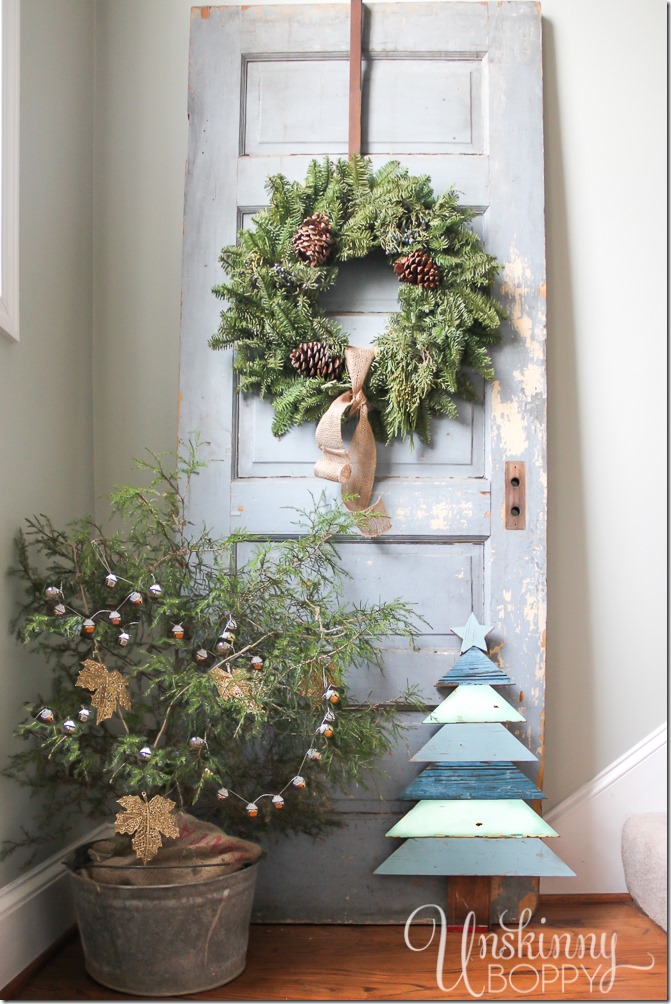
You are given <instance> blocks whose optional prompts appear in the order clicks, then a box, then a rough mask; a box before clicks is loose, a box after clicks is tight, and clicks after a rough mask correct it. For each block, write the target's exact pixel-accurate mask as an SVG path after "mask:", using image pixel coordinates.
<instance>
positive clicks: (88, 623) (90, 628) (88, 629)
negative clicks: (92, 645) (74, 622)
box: [82, 617, 96, 638]
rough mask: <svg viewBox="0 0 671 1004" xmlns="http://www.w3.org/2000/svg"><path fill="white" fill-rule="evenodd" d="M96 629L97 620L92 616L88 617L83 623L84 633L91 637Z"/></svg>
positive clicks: (85, 635)
mask: <svg viewBox="0 0 671 1004" xmlns="http://www.w3.org/2000/svg"><path fill="white" fill-rule="evenodd" d="M95 629H96V622H95V621H94V620H93V618H92V617H87V618H86V620H85V621H84V622H83V624H82V635H83V636H84V637H85V638H86V637H89V638H90V637H91V635H92V634H93V632H94V631H95Z"/></svg>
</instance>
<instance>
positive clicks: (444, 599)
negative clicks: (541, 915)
mask: <svg viewBox="0 0 671 1004" xmlns="http://www.w3.org/2000/svg"><path fill="white" fill-rule="evenodd" d="M363 45H364V72H363V87H364V98H363V116H362V152H363V153H364V154H366V155H370V156H371V157H372V159H373V162H374V164H375V166H379V165H380V164H382V163H384V162H385V161H386V160H389V159H391V158H397V159H399V160H401V162H402V163H403V164H405V165H407V167H408V168H409V169H410V171H411V172H412V173H413V174H424V173H426V174H429V175H430V176H431V178H432V182H433V186H434V189H435V191H436V192H440V191H443V190H445V189H446V188H447V187H449V186H450V185H455V186H456V188H457V189H458V190H459V192H460V193H461V198H462V201H463V202H464V203H465V204H467V205H470V206H473V207H475V208H476V209H477V212H478V217H477V220H476V225H477V227H478V229H479V231H480V233H481V235H482V237H483V239H484V242H485V246H486V248H487V250H488V251H490V252H491V253H493V254H495V255H496V256H497V257H498V258H499V259H500V260H501V261H502V262H503V263H504V268H503V271H502V275H501V279H500V283H499V289H498V291H499V295H500V297H501V299H502V301H503V303H504V304H505V306H506V307H507V309H508V311H509V315H510V321H509V323H507V324H506V325H505V326H504V332H503V341H502V344H501V346H500V348H498V349H497V350H496V352H495V365H496V372H497V379H496V380H495V382H494V383H493V384H491V385H490V386H488V387H487V388H486V389H485V391H484V396H483V403H482V405H479V406H470V405H464V406H463V408H462V409H461V414H460V418H459V421H449V420H443V421H441V422H437V423H435V424H434V429H433V436H434V438H433V444H432V446H431V448H422V447H417V446H416V447H415V449H414V451H413V450H411V449H410V447H409V446H408V445H406V444H398V443H397V444H395V445H393V446H391V447H389V448H387V449H382V450H380V451H379V452H378V474H379V477H378V482H377V484H378V487H379V488H380V489H381V491H382V495H383V497H384V500H385V503H386V506H387V510H388V511H389V513H390V515H391V518H392V521H393V529H392V530H391V532H390V533H389V534H388V535H386V536H385V537H383V538H380V539H378V540H375V541H363V540H361V541H358V542H356V543H352V544H348V545H346V546H344V547H343V548H342V552H343V555H344V557H345V559H346V561H347V562H348V563H349V565H350V566H351V567H352V568H353V569H356V579H355V585H354V586H353V593H352V599H353V600H356V599H357V597H358V596H366V597H369V598H371V597H373V598H377V597H383V598H393V597H397V596H401V597H403V598H404V599H407V600H408V601H411V602H414V603H415V604H416V605H417V608H418V610H419V611H420V612H421V614H422V615H423V616H424V617H425V618H426V619H427V621H428V622H429V624H430V625H431V627H430V628H427V629H426V632H425V633H424V634H423V635H422V636H421V637H419V638H418V640H417V647H416V650H414V651H411V650H409V649H408V648H407V646H405V645H404V646H403V647H401V646H400V645H399V644H397V643H395V642H394V640H393V639H391V640H390V642H389V645H388V649H387V652H386V675H385V677H384V678H383V679H380V678H379V677H378V676H377V675H375V676H373V675H370V676H367V675H366V674H361V676H360V678H359V679H358V681H357V687H358V691H359V693H360V694H362V695H363V694H367V693H368V692H369V691H371V690H372V691H373V693H374V694H375V696H376V697H377V698H378V699H386V698H390V697H392V696H395V695H396V694H397V693H398V692H399V691H400V690H402V689H403V686H404V684H405V682H406V680H410V681H412V682H414V683H418V684H419V685H420V686H421V688H422V692H423V694H424V696H425V698H426V702H427V704H428V705H432V706H433V705H436V704H437V703H439V700H440V699H441V698H440V694H439V692H438V691H437V690H436V688H435V682H436V681H437V680H438V679H439V677H441V676H442V675H443V674H444V673H445V672H446V670H447V669H448V668H449V667H450V666H451V664H452V663H453V662H454V660H455V658H456V657H457V654H458V651H459V639H458V638H457V637H456V636H455V634H454V633H453V632H452V631H451V627H453V626H455V625H462V624H464V623H465V621H466V619H467V617H468V615H469V613H470V612H471V610H473V611H474V612H475V614H476V616H477V617H478V619H479V620H480V621H481V622H486V623H488V624H493V625H494V630H493V632H492V634H491V635H490V636H489V641H490V647H492V646H493V647H494V648H497V647H498V646H501V648H500V656H499V657H500V659H501V662H502V665H503V666H504V668H505V669H506V671H507V673H508V674H509V676H510V677H511V678H512V679H513V680H514V681H515V687H509V688H507V690H506V691H505V692H504V694H505V696H506V698H507V699H508V700H510V701H512V702H513V703H514V704H515V706H516V707H519V708H520V709H521V710H522V713H523V714H524V715H525V717H526V719H527V722H526V724H525V725H522V726H521V727H518V728H517V730H516V731H517V734H518V736H519V737H520V738H521V739H522V741H523V742H524V743H526V745H527V746H528V747H529V748H530V749H531V750H532V751H533V752H534V753H537V754H539V755H540V753H541V750H542V721H543V700H544V643H545V506H546V503H545V470H546V464H545V366H544V358H545V353H544V344H545V301H544V233H543V173H542V118H541V116H542V98H541V72H540V11H539V8H538V6H537V5H536V4H535V3H526V2H515V3H489V4H488V3H479V4H474V3H449V2H448V3H426V4H424V3H413V4H403V3H391V4H384V3H375V4H372V5H371V6H370V7H369V8H367V9H366V10H365V19H364V40H363ZM348 47H349V9H348V7H347V6H346V5H326V4H324V5H315V6H302V5H300V6H287V7H282V6H265V7H264V6H251V7H222V8H217V7H203V8H196V9H194V10H193V12H192V31H191V56H190V83H189V120H190V138H189V160H188V172H187V184H186V214H185V226H184V281H183V331H182V358H181V398H182V405H181V419H180V435H181V438H182V439H186V438H188V437H189V436H191V435H192V434H193V433H194V432H195V431H199V432H200V435H201V437H202V439H203V440H204V441H205V442H206V443H207V447H206V453H207V455H208V456H209V458H210V460H211V464H210V467H209V470H208V472H207V474H206V475H204V476H203V477H201V478H199V479H197V485H196V491H195V492H194V496H193V498H192V499H191V507H192V508H191V512H192V517H193V518H194V519H195V520H196V521H199V520H201V519H204V520H205V521H206V522H207V524H208V525H210V526H213V527H215V528H216V529H217V530H218V531H221V532H226V531H227V530H228V529H229V528H234V527H239V526H244V527H246V528H247V529H248V530H250V531H254V532H258V533H260V534H264V535H272V536H275V537H280V538H281V537H282V535H286V534H291V533H292V532H293V531H294V527H293V525H292V521H293V520H294V519H295V516H294V514H293V513H292V512H291V509H290V508H287V507H292V506H293V507H299V508H306V507H309V506H310V504H311V501H310V496H311V494H312V495H315V494H318V493H319V492H321V491H326V492H327V493H329V494H332V493H335V491H336V486H334V485H332V484H330V483H327V482H323V481H317V480H315V479H314V478H313V476H312V468H313V464H314V462H315V460H316V454H317V450H316V446H315V441H314V430H313V429H312V428H307V427H304V428H302V429H299V430H295V431H293V432H291V433H290V434H289V435H287V436H286V437H285V438H284V439H282V440H281V441H279V442H278V441H277V440H274V439H273V437H272V435H271V433H270V424H271V422H270V419H271V416H270V409H269V407H266V406H265V404H263V403H261V402H259V400H257V399H256V398H254V399H244V398H242V399H240V398H239V397H238V396H237V395H236V394H235V393H234V388H233V378H232V373H231V359H230V355H229V354H228V353H225V352H221V353H214V352H212V351H211V350H210V349H209V348H208V347H207V339H208V337H209V336H210V335H211V334H212V333H213V332H214V331H215V330H216V328H217V324H218V315H219V310H220V306H221V305H220V303H219V302H218V301H217V300H216V299H215V297H214V296H213V295H212V292H211V289H212V286H213V285H214V284H215V283H217V282H218V281H220V274H219V269H218V264H217V262H218V254H219V250H220V248H221V247H222V246H223V245H224V244H229V243H232V242H234V240H235V235H236V229H237V228H238V227H239V226H244V225H246V224H247V223H248V221H249V219H250V217H251V215H252V214H253V213H254V212H255V211H256V210H257V209H259V208H261V207H262V206H263V205H264V198H265V193H264V181H265V178H266V177H267V176H268V175H269V174H273V173H276V172H283V173H284V174H286V175H287V176H289V177H290V178H292V179H294V178H295V179H299V180H302V179H303V178H304V177H305V172H306V168H307V165H308V162H309V160H310V159H311V158H313V157H320V156H321V155H323V154H329V155H331V156H338V155H346V153H347V134H348V121H347V114H348V98H347V82H348ZM396 295H397V285H396V279H395V277H394V275H393V273H392V271H391V269H390V268H389V267H388V266H385V265H384V263H382V262H375V261H368V262H366V263H359V264H356V265H350V266H348V267H347V268H343V269H342V273H341V277H340V279H339V281H338V284H337V286H336V288H335V290H334V291H333V292H332V293H331V294H329V296H330V299H329V304H328V306H329V309H330V310H331V311H332V312H333V314H335V315H336V316H337V317H338V318H339V319H340V321H341V323H342V324H343V325H344V326H345V327H346V328H347V329H348V330H349V331H350V332H351V341H352V343H354V344H361V345H363V344H369V343H370V341H371V339H372V338H373V337H374V335H375V334H376V332H378V331H379V330H380V329H381V327H382V325H383V324H384V320H385V312H389V311H390V310H393V309H395V303H396ZM509 461H517V462H518V463H520V464H524V465H525V467H526V502H525V511H524V510H523V511H522V513H521V514H520V516H519V517H518V518H513V519H511V517H510V513H509V511H508V509H509V506H508V507H507V506H506V462H509ZM507 524H508V525H509V526H511V525H512V526H515V527H516V528H507ZM520 527H523V528H520ZM443 696H444V694H443ZM421 720H422V716H418V715H415V716H414V719H413V722H414V730H413V731H412V732H410V733H409V734H408V738H407V747H406V745H405V744H401V745H400V746H399V748H398V749H397V750H396V752H395V754H394V755H393V756H391V757H389V758H388V762H386V763H384V764H383V765H382V767H383V768H384V769H385V770H386V772H387V776H386V777H384V778H382V779H381V780H379V783H378V792H376V791H373V792H372V793H371V792H368V791H366V790H363V789H360V790H355V791H351V792H348V793H346V794H343V795H342V797H341V798H340V799H339V803H338V804H339V808H340V810H341V811H342V813H343V814H344V820H345V822H346V824H347V825H346V827H345V828H343V829H341V830H339V831H337V832H335V833H334V834H333V835H332V836H330V837H328V838H327V839H325V840H323V841H318V842H313V841H312V840H310V839H307V838H292V839H288V840H283V841H281V842H279V843H278V844H277V846H275V847H273V849H272V854H271V855H270V857H269V858H268V860H267V861H266V863H265V866H264V867H265V874H264V875H262V877H261V881H260V883H259V889H258V893H257V900H256V904H257V905H256V912H257V916H258V917H259V918H264V919H273V920H287V919H293V920H299V921H330V920H335V921H343V920H346V921H358V922H362V921H373V920H381V921H404V920H405V919H406V918H407V916H408V914H409V913H410V911H411V910H413V909H415V908H416V907H417V906H419V905H421V904H422V903H431V902H438V903H440V902H444V898H445V882H444V880H442V879H440V880H439V879H414V878H409V877H405V878H392V877H381V876H374V875H373V874H372V873H373V870H374V868H375V867H376V866H377V865H378V864H379V863H380V862H381V861H382V860H383V859H384V858H385V857H386V856H387V855H388V854H389V853H390V852H391V850H392V849H393V848H392V847H391V846H390V843H389V839H385V836H384V835H385V832H386V831H387V830H388V829H389V828H390V826H391V825H392V824H393V823H394V822H395V821H396V820H397V819H398V818H399V817H400V816H401V815H402V814H403V813H404V812H405V811H406V809H407V808H408V805H407V803H403V802H400V801H397V800H396V796H397V794H398V793H399V792H400V791H401V790H402V788H403V787H404V786H405V785H406V784H407V783H408V782H409V781H410V779H411V778H412V777H414V776H415V775H416V774H417V773H418V768H417V766H416V765H414V764H411V763H410V762H409V757H410V755H411V754H412V753H413V752H414V751H415V750H416V749H417V748H418V747H419V746H420V745H421V744H423V743H424V742H425V741H426V740H427V739H428V738H429V736H430V734H431V731H432V730H431V727H430V726H422V725H421V724H420V723H421ZM533 769H534V768H533V767H532V768H530V770H531V771H533ZM380 795H381V796H382V798H380ZM531 890H532V885H531V884H530V883H529V881H527V880H506V883H505V884H504V887H503V888H502V889H501V890H500V891H499V900H500V901H501V902H503V901H504V900H505V901H506V903H507V904H508V903H511V902H519V901H521V900H522V899H523V898H524V897H525V896H527V894H530V893H531ZM529 901H530V900H529Z"/></svg>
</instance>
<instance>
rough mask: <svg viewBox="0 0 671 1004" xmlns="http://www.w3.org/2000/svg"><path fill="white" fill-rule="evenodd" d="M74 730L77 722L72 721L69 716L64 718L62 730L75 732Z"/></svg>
mask: <svg viewBox="0 0 671 1004" xmlns="http://www.w3.org/2000/svg"><path fill="white" fill-rule="evenodd" d="M76 730H77V723H76V722H73V720H72V719H71V718H66V719H65V721H64V722H63V732H67V733H70V732H76Z"/></svg>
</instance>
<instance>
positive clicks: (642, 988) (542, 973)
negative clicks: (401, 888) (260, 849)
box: [4, 897, 668, 1001]
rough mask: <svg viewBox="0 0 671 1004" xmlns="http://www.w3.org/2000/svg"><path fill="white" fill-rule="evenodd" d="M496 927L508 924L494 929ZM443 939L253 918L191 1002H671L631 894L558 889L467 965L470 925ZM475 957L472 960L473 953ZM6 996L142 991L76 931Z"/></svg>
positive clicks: (654, 938)
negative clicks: (241, 962) (503, 940)
mask: <svg viewBox="0 0 671 1004" xmlns="http://www.w3.org/2000/svg"><path fill="white" fill-rule="evenodd" d="M430 932H431V928H430V927H413V928H412V930H411V932H410V938H411V941H412V943H413V944H414V946H415V948H419V947H420V946H421V945H424V944H426V942H427V941H428V939H429V936H430ZM492 933H493V934H494V933H498V934H499V936H500V935H501V934H503V933H504V932H502V931H501V929H500V928H494V929H493V931H492ZM518 934H519V939H521V940H518ZM591 934H594V935H595V938H590V937H589V935H591ZM559 935H561V936H562V942H561V945H560V947H561V951H560V952H559V954H558V956H556V957H553V952H552V950H553V947H556V939H555V941H553V936H559ZM438 947H439V932H438V929H437V930H436V934H435V937H434V939H433V942H432V944H430V945H429V946H428V947H427V948H425V950H423V951H412V950H411V949H410V948H408V947H407V945H406V943H405V941H404V929H403V927H397V926H393V927H391V926H390V927H383V926H361V927H351V926H299V925H297V926H292V927H289V926H275V925H254V926H252V929H251V934H250V942H249V952H248V957H247V968H246V970H245V972H244V973H243V974H242V975H241V976H239V977H238V978H237V979H236V980H234V981H233V982H231V983H228V984H226V985H225V986H222V987H218V988H217V989H216V990H211V991H207V992H204V993H201V994H196V995H193V996H189V997H183V998H181V999H182V1000H218V1001H227V1000H238V1001H247V1000H254V1001H255V1000H267V1001H271V1000H288V1001H301V1000H303V1001H304V1000H335V1001H339V1000H389V1001H398V1000H400V1001H403V1000H408V1001H411V1000H460V1001H468V1000H471V999H476V997H477V998H479V999H481V1000H501V1001H507V1000H516V999H526V1000H532V1001H535V1000H562V999H563V1000H592V999H594V1000H600V999H601V998H603V997H610V998H613V999H615V1000H621V1001H624V1000H635V1001H644V1000H653V1001H666V1000H667V999H668V996H667V963H666V955H667V948H666V935H665V934H664V932H663V931H662V930H661V929H660V928H659V927H657V925H656V924H654V923H653V922H652V921H651V920H649V919H648V918H647V917H646V916H645V915H644V914H642V913H641V912H640V911H639V910H638V909H637V908H636V907H635V906H634V905H633V904H632V903H631V902H625V903H622V902H610V903H598V904H594V903H585V902H582V901H576V900H565V899H563V898H561V899H559V898H557V897H548V898H547V899H546V900H544V901H542V902H541V906H540V908H539V910H538V913H537V914H536V916H535V918H534V919H533V920H532V921H531V923H530V924H529V926H528V927H526V928H525V929H524V930H523V931H522V932H517V931H516V934H515V938H514V952H513V955H512V957H511V958H501V957H500V952H499V953H497V952H495V951H494V947H493V944H492V939H491V935H490V940H489V943H488V946H487V951H486V953H485V957H484V958H480V957H479V955H480V951H479V948H480V942H479V940H478V935H477V934H476V935H475V941H474V942H473V945H472V952H471V956H470V959H468V958H467V960H466V962H465V963H462V935H461V934H460V933H458V932H454V931H450V932H449V933H447V935H446V944H445V954H444V959H443V963H442V965H440V962H439V952H438ZM465 954H466V956H467V957H468V951H467V950H466V951H465ZM497 954H498V955H499V957H497ZM503 954H510V953H506V952H504V953H503ZM441 982H442V985H441ZM4 999H5V1000H44V1001H55V1000H68V1001H76V1000H132V999H140V998H131V997H128V996H125V995H122V994H117V993H115V992H114V991H112V990H107V989H106V988H104V987H102V986H100V985H98V984H97V983H95V982H94V981H93V980H92V979H91V978H90V977H88V976H87V974H86V972H85V970H84V960H83V957H82V952H81V948H80V944H79V940H78V938H76V937H73V938H72V939H70V941H68V942H67V943H66V944H65V945H64V946H63V947H62V948H61V949H60V951H59V952H58V953H57V954H56V956H55V957H53V958H51V959H50V960H49V961H48V962H47V963H46V964H45V965H44V966H43V967H42V968H41V969H39V971H37V972H35V973H34V974H33V975H32V976H31V977H30V978H29V979H28V981H27V982H25V983H24V985H23V986H22V987H21V988H20V989H19V990H18V991H16V992H14V993H13V994H12V995H11V996H6V997H5V998H4Z"/></svg>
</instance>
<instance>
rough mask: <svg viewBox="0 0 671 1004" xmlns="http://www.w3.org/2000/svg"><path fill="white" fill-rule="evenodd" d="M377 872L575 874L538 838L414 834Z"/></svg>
mask: <svg viewBox="0 0 671 1004" xmlns="http://www.w3.org/2000/svg"><path fill="white" fill-rule="evenodd" d="M375 874H376V875H490V876H491V875H543V876H546V875H553V876H559V875H561V876H562V877H570V876H572V875H574V874H575V872H573V871H571V869H570V868H569V867H568V865H566V864H565V863H564V862H563V861H562V860H561V858H559V857H557V855H556V854H555V853H554V851H552V850H550V848H549V847H547V846H546V845H545V844H544V843H543V841H542V840H540V839H539V838H538V837H528V838H525V837H499V838H498V839H497V840H473V839H471V838H469V837H411V838H410V839H409V840H406V841H405V842H404V843H403V844H401V846H400V847H399V848H397V850H395V851H394V853H393V854H391V855H390V856H389V857H388V858H387V859H386V861H383V862H382V864H381V865H379V866H378V867H377V868H376V869H375Z"/></svg>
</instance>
